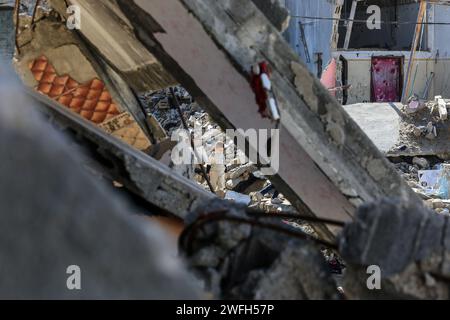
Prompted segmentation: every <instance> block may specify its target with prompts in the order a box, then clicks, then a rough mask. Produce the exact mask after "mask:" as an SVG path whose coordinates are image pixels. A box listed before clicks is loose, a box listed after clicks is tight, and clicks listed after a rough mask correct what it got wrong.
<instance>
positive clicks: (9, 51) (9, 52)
mask: <svg viewBox="0 0 450 320" xmlns="http://www.w3.org/2000/svg"><path fill="white" fill-rule="evenodd" d="M13 30H14V25H13V10H12V8H11V9H10V8H8V9H7V8H6V7H0V60H2V59H4V60H8V61H9V60H11V59H12V56H13V54H14V32H13Z"/></svg>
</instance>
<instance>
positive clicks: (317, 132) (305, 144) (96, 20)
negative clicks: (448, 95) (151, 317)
mask: <svg viewBox="0 0 450 320" xmlns="http://www.w3.org/2000/svg"><path fill="white" fill-rule="evenodd" d="M12 5H13V3H12V2H11V1H8V9H7V10H1V9H2V7H3V6H4V5H3V4H2V1H1V0H0V23H8V24H9V25H11V27H12V28H11V29H10V30H9V31H8V32H2V29H0V55H1V56H3V57H6V59H7V60H6V61H7V63H5V64H4V66H3V65H0V96H1V97H2V99H0V106H1V108H0V133H1V134H0V140H2V143H0V148H2V151H1V152H0V154H2V155H5V156H2V157H0V175H1V176H2V179H3V180H2V182H1V183H0V198H4V200H5V201H1V203H2V207H1V208H0V238H1V237H3V241H0V257H1V258H2V261H4V262H5V264H4V265H3V267H2V268H4V269H2V270H7V271H8V274H11V275H12V276H11V277H9V278H7V279H4V278H0V298H22V299H23V298H38V299H39V298H59V299H60V298H69V299H79V298H81V299H92V298H128V299H131V298H141V299H148V298H150V299H151V298H160V299H196V298H209V299H255V300H264V299H320V300H321V299H330V300H342V299H347V298H348V299H365V298H369V299H379V298H394V299H410V298H418V299H449V298H450V296H449V293H450V292H449V287H448V279H449V277H450V274H449V272H450V271H449V270H450V269H449V265H450V264H449V261H448V259H449V257H450V254H449V252H450V251H449V249H450V240H449V239H450V231H449V227H448V219H449V217H450V119H449V118H448V107H450V100H449V99H445V98H443V97H442V96H436V97H435V98H434V99H433V100H432V101H425V100H424V99H421V98H420V97H419V96H417V95H413V96H412V97H411V98H410V99H408V101H407V102H406V103H405V104H404V105H403V104H390V103H389V104H388V103H384V104H376V105H375V104H358V105H349V106H345V107H343V106H341V105H340V104H339V103H338V102H337V100H336V99H335V98H333V97H332V96H331V95H330V94H329V92H328V90H326V89H325V88H324V87H323V86H322V85H321V84H320V82H319V80H318V79H316V78H315V77H313V76H312V74H310V73H309V71H308V70H307V68H306V65H305V64H303V63H302V62H301V61H300V59H299V57H298V55H297V54H296V53H295V52H294V51H293V50H292V49H291V48H290V47H289V46H288V44H287V43H286V42H285V40H284V38H283V36H282V35H281V33H282V32H283V31H284V30H285V29H286V28H287V27H288V25H289V22H290V13H289V12H288V11H287V10H286V8H284V7H283V5H282V3H281V2H280V1H279V0H252V1H240V0H226V1H211V2H208V1H207V2H205V1H199V0H155V1H152V2H151V3H149V2H145V1H135V0H126V1H124V0H96V1H90V0H48V1H41V2H40V6H39V7H37V8H36V9H35V7H34V5H35V1H31V0H30V1H22V3H21V7H20V8H18V13H19V14H18V15H17V17H18V19H14V18H13V10H12V9H13V8H12V7H11V6H12ZM68 5H76V6H79V7H80V8H81V9H82V13H83V27H82V28H81V29H80V30H78V31H74V30H70V29H68V28H67V27H66V23H67V21H68V20H69V19H70V14H69V13H68V12H67V10H66V9H67V6H68ZM5 7H6V5H5ZM4 12H5V13H7V14H4ZM14 20H16V21H14ZM14 24H15V25H16V27H17V30H13V29H14ZM224 30H226V32H224ZM0 59H1V57H0ZM264 61H270V72H269V71H266V72H267V73H264V72H262V71H261V70H259V71H260V72H262V74H264V75H267V77H268V74H270V76H271V79H270V80H269V85H268V84H267V82H264V81H261V82H262V83H261V86H262V87H263V88H262V89H263V90H265V91H264V92H265V94H266V98H267V99H269V98H272V100H273V101H272V100H270V99H269V100H268V101H272V103H273V104H275V103H276V109H277V110H278V109H279V111H280V112H281V119H278V118H272V119H271V118H270V117H263V116H261V115H265V113H258V108H260V107H261V105H260V104H259V100H258V93H257V90H255V88H254V87H252V85H253V80H254V79H253V78H252V77H254V75H255V73H254V72H253V73H252V72H251V70H254V69H252V68H255V65H256V66H258V68H262V67H261V66H264V63H263V62H264ZM7 65H11V67H12V68H14V70H15V72H16V74H17V75H16V76H18V78H19V79H20V80H21V81H22V86H23V87H22V86H21V85H19V84H18V83H16V80H17V79H16V77H15V76H10V75H7V74H8V72H7V71H6V70H8V68H9V67H8V68H7V67H5V66H7ZM260 72H258V73H257V74H258V75H260ZM264 79H265V78H264ZM252 88H253V90H254V92H252ZM275 98H276V99H275ZM269 106H271V107H273V105H270V104H269ZM27 107H28V109H27ZM380 110H381V111H380ZM387 119H389V120H387ZM380 124H381V125H380ZM238 128H240V129H242V130H240V131H239V130H236V131H237V132H238V133H237V134H236V135H235V136H234V137H231V138H230V136H229V134H228V132H227V130H230V129H231V130H234V129H238ZM247 129H260V130H264V129H265V130H271V132H273V131H276V132H279V133H280V136H279V140H280V141H279V143H278V141H277V139H276V138H275V137H274V136H266V137H263V138H259V141H257V142H254V141H251V139H249V138H248V137H246V136H245V134H243V133H242V132H245V130H247ZM241 131H242V132H241ZM240 138H245V139H244V140H243V141H244V142H245V143H244V149H245V150H243V149H239V148H238V146H240V147H242V145H239V144H238V140H239V139H240ZM180 142H183V143H184V145H185V146H187V147H188V149H189V153H188V156H187V158H188V160H189V161H187V163H178V162H177V161H176V160H175V159H176V156H177V152H178V151H179V149H178V147H179V146H180ZM255 143H256V144H255ZM17 145H20V147H19V148H18V147H17ZM261 145H263V146H264V148H266V150H265V151H267V152H266V154H265V155H264V152H263V150H261V148H260V146H261ZM278 147H279V150H278V149H276V148H278ZM249 150H250V151H252V150H257V153H258V159H256V160H255V159H251V161H250V160H248V159H247V156H248V154H249V153H250V151H249ZM269 150H270V152H269ZM272 150H277V151H279V168H277V170H275V172H272V174H270V173H269V174H268V173H267V171H266V170H264V169H267V168H271V169H274V168H273V167H271V166H273V165H274V163H273V162H270V161H268V160H269V159H268V158H269V154H271V153H272ZM6 155H7V156H6ZM219 156H222V158H220V157H219ZM270 160H272V159H270ZM267 162H269V166H267V165H266V166H264V165H263V164H264V163H266V164H267ZM17 177H22V178H21V179H18V178H17ZM69 182H70V183H69ZM55 199H56V200H57V201H56V200H55ZM18 233H20V234H21V235H23V236H21V237H20V239H19V241H14V239H15V236H16V235H17V234H18ZM175 242H178V247H177V248H176V246H175ZM176 255H178V257H175V256H176ZM30 261H31V262H32V263H34V268H38V269H39V270H44V274H43V275H42V277H39V278H36V277H33V274H32V272H29V271H28V272H27V270H26V268H27V264H28V263H30ZM71 261H76V263H77V264H79V265H80V267H81V268H83V270H84V269H85V270H87V271H86V273H87V274H88V276H87V277H88V280H87V281H86V283H87V285H86V287H85V288H84V289H85V290H83V291H80V292H71V291H67V290H62V289H61V288H60V286H59V283H60V282H61V281H63V280H62V278H63V277H64V276H65V273H64V270H65V269H64V268H65V266H66V265H70V264H73V262H71ZM370 266H379V267H380V268H381V269H382V270H383V272H382V275H381V285H382V289H381V290H376V291H373V290H369V288H368V287H367V282H366V280H367V268H368V267H370ZM63 269H64V270H63ZM61 270H63V272H61ZM43 281H45V282H46V285H45V286H42V282H43ZM64 282H65V280H64ZM64 282H63V283H64Z"/></svg>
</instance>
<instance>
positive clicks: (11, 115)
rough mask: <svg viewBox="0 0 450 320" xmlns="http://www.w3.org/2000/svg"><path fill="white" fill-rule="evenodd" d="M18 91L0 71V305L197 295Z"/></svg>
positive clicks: (153, 234) (160, 246) (157, 233)
mask: <svg viewBox="0 0 450 320" xmlns="http://www.w3.org/2000/svg"><path fill="white" fill-rule="evenodd" d="M13 83H14V85H13ZM18 87H19V84H18V83H17V84H16V82H15V81H14V80H13V79H12V78H5V72H4V70H2V65H0V96H1V97H2V99H1V100H0V152H1V154H2V157H0V175H1V177H2V183H1V184H0V203H1V204H0V206H1V209H0V239H1V241H0V259H1V261H2V267H1V270H2V276H1V278H0V297H1V298H2V299H37V300H39V299H195V298H197V297H199V290H198V289H197V286H196V284H195V282H194V281H193V280H192V278H191V277H190V275H189V274H188V273H187V272H186V270H185V268H184V267H183V265H182V263H181V262H180V261H179V260H178V259H176V258H175V257H174V256H173V255H171V254H170V249H169V247H168V244H167V242H168V239H167V237H166V236H165V235H164V234H163V232H162V231H161V230H160V229H159V228H158V227H157V226H156V225H155V224H154V223H151V222H149V221H148V220H146V219H144V218H141V217H138V216H137V215H132V214H130V213H131V212H132V211H133V210H134V209H133V208H132V207H131V206H130V205H129V204H127V203H125V202H124V201H123V200H122V199H121V198H120V197H118V196H117V193H115V192H112V190H111V189H108V188H107V187H106V185H104V184H102V183H99V182H98V180H97V179H95V178H93V176H92V175H89V174H87V172H86V170H84V169H83V168H82V166H81V165H80V163H82V162H83V160H82V159H80V154H77V153H74V152H73V151H72V150H70V148H69V147H68V144H69V143H68V142H69V141H68V140H67V139H66V138H65V137H63V136H62V135H61V134H60V133H59V132H57V131H56V130H54V129H52V128H51V126H50V125H49V124H48V123H46V122H44V121H43V119H42V117H41V116H39V115H38V112H37V111H36V108H32V105H33V102H30V101H29V100H28V99H27V98H26V95H25V94H24V92H22V91H21V90H18V89H17V88H18ZM39 98H42V96H39ZM57 110H60V109H59V107H58V109H57ZM77 120H80V119H77ZM97 130H98V129H97ZM18 146H20V147H18ZM130 161H132V159H130ZM78 276H79V277H78ZM78 279H79V281H78ZM77 288H80V290H76V289H77ZM72 289H73V290H72Z"/></svg>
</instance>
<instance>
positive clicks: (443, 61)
mask: <svg viewBox="0 0 450 320" xmlns="http://www.w3.org/2000/svg"><path fill="white" fill-rule="evenodd" d="M449 17H450V7H449V6H443V5H430V6H429V7H428V21H429V22H430V23H445V22H449V21H450V19H449ZM401 19H406V18H399V20H401ZM411 19H412V20H413V21H415V20H416V19H417V17H414V18H412V17H409V18H408V21H411ZM401 21H404V20H401ZM449 28H450V26H449V25H442V24H436V25H433V24H430V25H429V26H428V37H427V38H428V40H425V41H427V46H428V48H430V49H429V50H428V51H418V52H417V53H416V58H415V65H414V66H413V69H412V75H411V77H412V79H414V80H413V82H414V83H413V90H412V92H413V93H416V94H418V95H419V96H422V94H423V93H424V91H425V87H426V83H427V79H428V78H430V77H431V74H432V73H434V78H433V80H432V82H431V86H430V89H429V93H428V97H427V98H431V97H433V96H435V95H442V96H443V97H449V96H450V74H449V71H450V33H449V32H448V31H449ZM405 36H406V37H409V38H410V42H411V43H412V38H413V34H411V33H408V34H405ZM333 56H334V57H336V58H338V57H339V56H342V57H344V58H345V59H346V60H347V62H348V74H347V79H351V80H350V81H349V84H351V88H350V90H349V91H348V100H347V104H354V103H360V102H370V100H371V60H372V57H373V56H396V57H403V59H404V63H403V66H402V67H403V68H402V69H403V70H402V72H403V75H405V73H406V70H407V68H408V63H409V56H410V51H390V50H376V51H375V50H349V51H339V50H338V51H335V52H334V53H333ZM416 66H417V67H416ZM416 68H417V73H416Z"/></svg>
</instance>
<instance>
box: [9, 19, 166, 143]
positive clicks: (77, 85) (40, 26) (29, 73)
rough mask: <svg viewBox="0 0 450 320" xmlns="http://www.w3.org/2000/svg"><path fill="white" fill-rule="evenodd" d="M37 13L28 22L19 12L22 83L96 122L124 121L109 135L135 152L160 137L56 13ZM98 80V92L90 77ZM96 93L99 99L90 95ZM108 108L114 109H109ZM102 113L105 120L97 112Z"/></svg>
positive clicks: (121, 84)
mask: <svg viewBox="0 0 450 320" xmlns="http://www.w3.org/2000/svg"><path fill="white" fill-rule="evenodd" d="M37 12H38V13H37V18H36V20H35V22H34V24H33V26H31V17H30V16H28V15H21V19H20V21H19V32H18V38H17V42H18V47H19V50H18V52H17V55H16V60H15V63H14V64H15V67H16V70H17V72H18V74H19V75H20V77H21V78H22V80H23V82H24V83H25V84H26V85H27V86H29V87H35V88H36V89H37V90H38V91H39V92H41V93H43V94H46V95H48V96H50V97H52V98H53V99H55V100H57V101H58V102H60V103H61V104H62V105H64V106H66V107H68V108H70V109H71V110H73V111H75V112H77V113H79V114H80V115H81V116H83V117H85V118H87V119H89V120H91V121H93V122H94V123H96V124H99V123H101V124H102V125H104V124H105V123H104V122H111V121H113V122H114V123H115V126H113V127H117V124H119V123H121V124H123V125H124V126H123V127H120V128H117V130H116V131H117V132H114V133H113V135H115V136H116V137H118V138H120V139H122V140H123V141H125V142H127V143H129V144H132V145H134V146H135V147H137V148H139V149H140V150H143V151H146V150H148V149H149V148H150V145H152V144H155V143H158V142H159V141H161V140H162V139H164V138H165V133H164V132H161V128H160V126H157V125H154V124H153V123H152V122H151V121H148V120H149V119H148V118H147V117H146V115H145V114H144V112H143V110H142V107H141V106H140V105H139V101H138V100H137V98H136V95H135V94H134V93H133V91H132V90H131V89H130V87H129V86H128V84H127V83H126V82H125V81H124V80H123V79H122V78H121V77H120V76H119V75H118V74H117V73H116V72H115V71H114V70H113V69H112V68H111V67H110V66H109V65H108V64H107V63H106V62H105V61H104V60H103V59H102V58H101V57H98V56H97V55H96V54H95V53H93V52H92V49H91V48H90V47H89V45H88V44H86V43H85V41H84V40H83V39H81V38H80V37H79V36H78V35H77V34H76V33H75V32H73V31H71V30H69V29H68V28H67V26H66V24H65V23H64V22H63V21H61V17H60V16H59V15H58V14H57V13H56V12H55V11H50V12H41V11H40V10H38V11H37ZM98 80H100V81H101V82H102V84H101V86H102V87H103V89H101V90H100V88H97V87H92V83H93V81H97V82H98ZM102 90H103V92H101V91H102ZM97 91H98V94H100V97H96V96H95V94H94V93H95V92H97ZM91 93H92V94H91ZM86 94H87V95H86ZM97 98H100V99H97ZM112 109H115V110H116V112H115V113H114V112H110V111H111V110H112ZM105 112H107V113H108V116H107V117H106V118H104V117H103V116H102V114H103V113H105ZM123 113H124V114H127V115H128V120H127V122H120V121H115V120H114V119H113V117H114V116H119V115H120V116H123ZM110 127H111V126H110ZM136 141H138V142H137V143H136Z"/></svg>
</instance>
